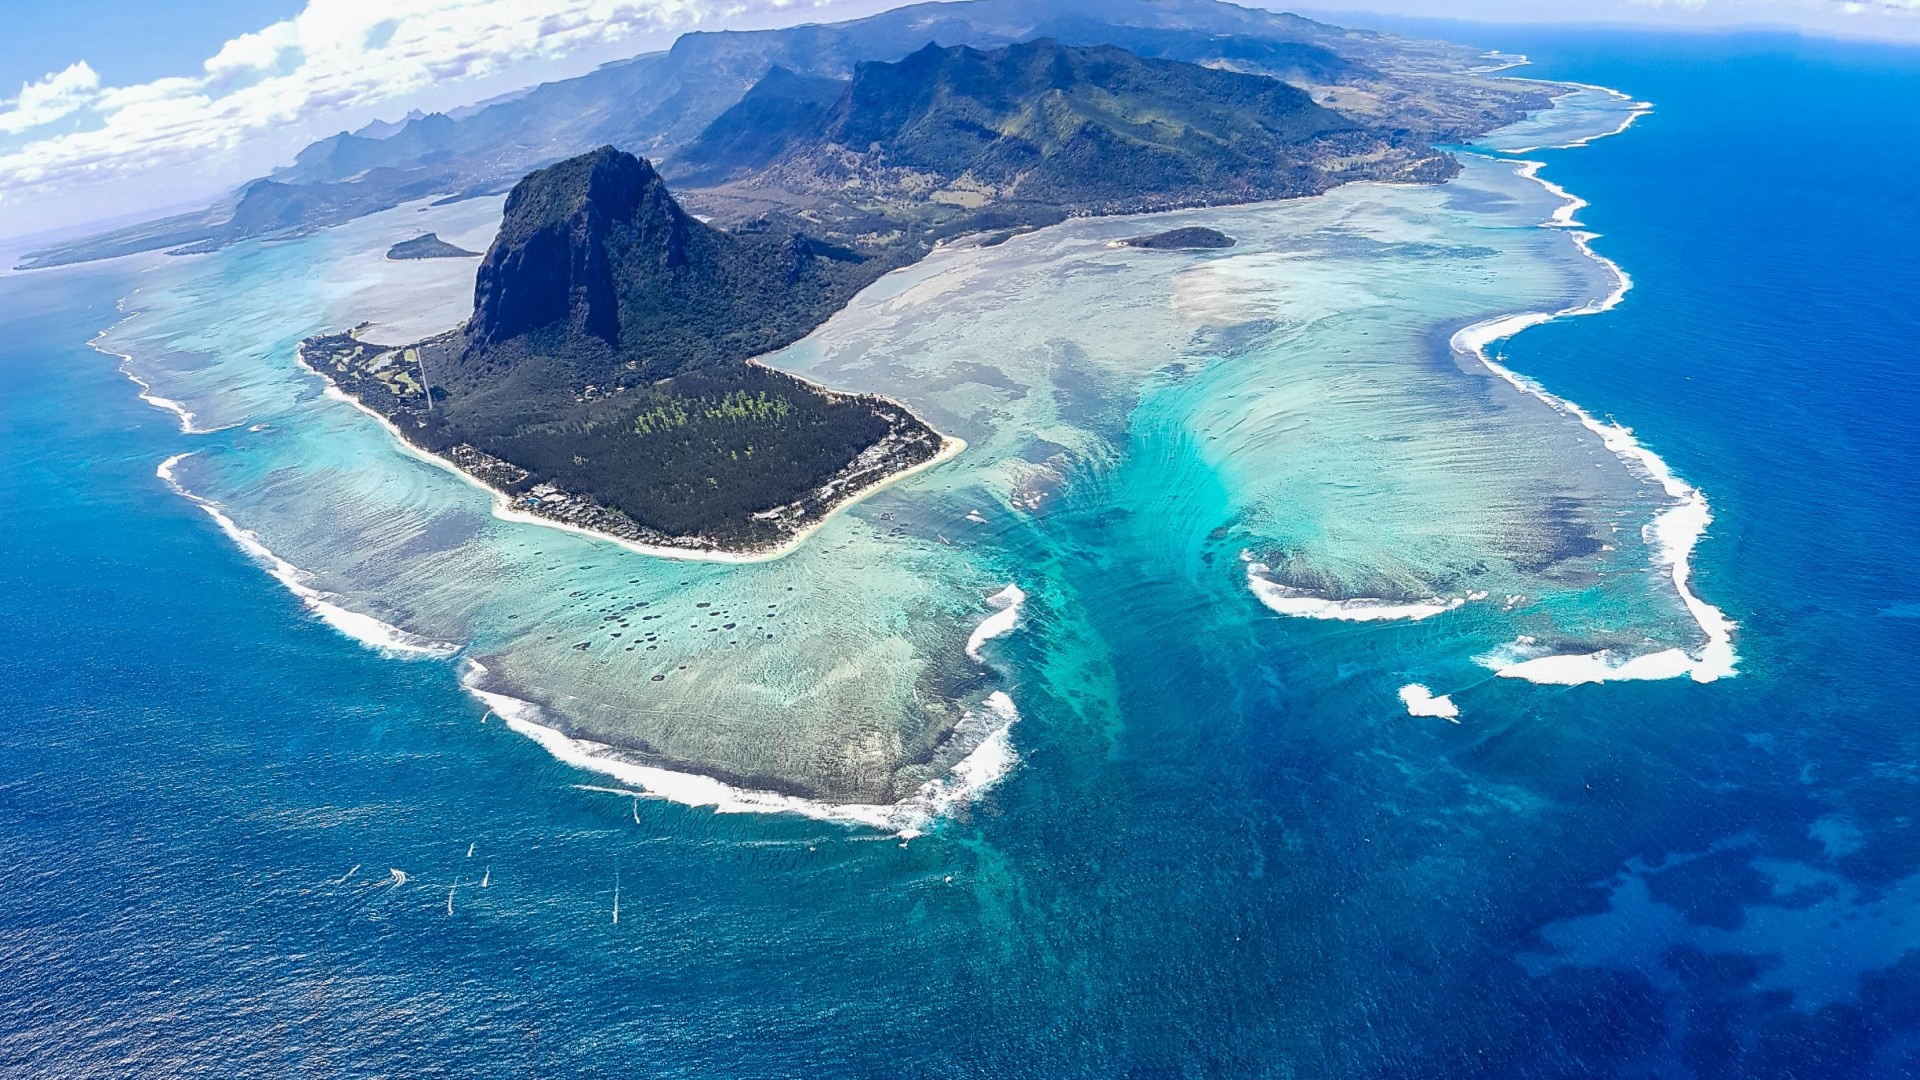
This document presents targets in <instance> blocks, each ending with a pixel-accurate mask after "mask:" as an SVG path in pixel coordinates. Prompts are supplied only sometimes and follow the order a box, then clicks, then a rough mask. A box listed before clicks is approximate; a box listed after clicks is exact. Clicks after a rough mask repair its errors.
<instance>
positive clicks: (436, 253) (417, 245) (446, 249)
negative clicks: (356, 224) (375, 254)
mask: <svg viewBox="0 0 1920 1080" xmlns="http://www.w3.org/2000/svg"><path fill="white" fill-rule="evenodd" d="M479 257H480V253H479V252H477V251H468V250H467V249H466V248H463V247H458V246H456V245H453V244H449V243H447V242H446V241H445V240H442V239H440V236H439V234H437V233H425V234H423V235H420V236H416V237H414V238H413V239H411V240H402V241H400V242H399V243H397V244H395V245H393V246H392V247H390V248H388V249H387V258H389V259H392V260H393V261H395V262H410V261H412V260H415V259H477V258H479Z"/></svg>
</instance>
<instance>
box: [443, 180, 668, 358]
mask: <svg viewBox="0 0 1920 1080" xmlns="http://www.w3.org/2000/svg"><path fill="white" fill-rule="evenodd" d="M696 230H706V226H704V225H702V224H700V222H698V221H695V220H694V219H693V218H691V217H689V216H687V214H686V213H685V212H684V211H682V210H681V209H680V207H679V205H678V204H677V203H675V202H674V200H673V197H672V196H671V195H669V194H668V193H667V188H666V184H665V183H664V182H663V181H662V180H661V179H660V176H659V174H658V173H656V172H654V171H653V168H652V166H650V165H648V164H647V163H646V162H645V161H642V160H640V159H639V158H636V157H634V156H633V155H631V154H626V153H622V152H620V151H618V150H615V149H614V148H612V147H610V146H607V147H601V148H600V149H599V150H596V151H594V152H592V153H590V154H586V155H583V156H581V157H578V158H573V159H571V160H568V161H563V162H561V163H560V164H558V165H554V166H552V167H550V168H546V169H541V170H539V171H538V172H535V173H533V174H531V175H529V176H528V177H527V178H526V179H525V180H523V181H521V182H520V184H519V185H517V186H516V187H515V188H514V189H513V194H512V195H511V196H509V197H508V199H507V205H506V212H505V216H504V218H503V220H502V223H501V227H500V233H499V236H498V237H497V238H496V239H495V241H494V244H493V247H492V248H491V249H490V250H489V251H488V252H487V256H486V259H485V260H484V261H483V262H482V263H481V264H480V273H479V277H478V279H477V281H476V284H475V287H474V311H473V317H472V319H471V320H470V321H469V322H468V324H467V338H468V341H469V343H470V344H471V345H472V346H473V347H475V348H489V347H492V346H495V345H499V344H501V343H503V342H505V341H508V340H510V339H512V338H516V337H519V336H521V335H523V334H526V333H529V332H531V331H534V330H539V329H543V328H545V327H548V326H552V325H553V324H555V323H561V322H564V323H565V324H566V325H567V328H568V330H569V332H570V334H572V335H578V336H585V337H592V338H597V339H599V340H600V341H602V342H604V343H606V345H607V346H608V347H610V348H618V347H619V344H620V297H621V293H622V291H623V290H622V286H623V285H627V286H629V287H644V283H641V282H621V281H618V280H616V277H617V276H619V274H620V272H621V271H628V272H630V271H632V270H642V271H644V270H646V269H648V268H649V265H650V264H651V267H653V268H657V269H658V270H662V271H669V270H672V269H674V268H676V267H679V266H682V265H684V264H685V263H686V261H687V246H688V235H689V233H691V232H694V231H696ZM616 246H618V247H620V248H622V249H625V250H626V251H627V252H629V253H639V252H645V253H647V254H646V256H644V257H641V258H638V259H634V260H628V263H629V265H626V266H622V267H618V268H616V266H615V265H614V263H615V260H614V258H613V256H612V249H613V248H614V247H616Z"/></svg>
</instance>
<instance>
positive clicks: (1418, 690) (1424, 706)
mask: <svg viewBox="0 0 1920 1080" xmlns="http://www.w3.org/2000/svg"><path fill="white" fill-rule="evenodd" d="M1400 703H1401V704H1403V705H1405V706H1406V707H1407V715H1408V716H1438V717H1440V718H1441V719H1444V720H1451V721H1453V722H1454V723H1456V724H1457V723H1459V722H1460V707H1459V706H1458V705H1455V704H1454V703H1453V699H1452V698H1450V697H1448V696H1447V695H1445V694H1435V693H1434V692H1433V691H1431V690H1429V689H1427V688H1426V687H1424V686H1422V685H1420V684H1419V683H1408V684H1407V685H1405V686H1403V687H1401V688H1400Z"/></svg>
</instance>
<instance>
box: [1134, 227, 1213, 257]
mask: <svg viewBox="0 0 1920 1080" xmlns="http://www.w3.org/2000/svg"><path fill="white" fill-rule="evenodd" d="M1114 245H1115V246H1117V247H1131V248H1147V249H1149V250H1153V251H1205V250H1210V249H1215V248H1230V247H1232V246H1233V237H1231V236H1228V235H1227V234H1226V233H1223V232H1221V231H1220V230H1218V229H1209V228H1206V227H1204V226H1200V225H1189V226H1187V227H1186V228H1183V229H1168V230H1167V231H1166V232H1157V233H1154V234H1152V235H1150V236H1130V237H1128V238H1127V239H1125V240H1115V241H1114Z"/></svg>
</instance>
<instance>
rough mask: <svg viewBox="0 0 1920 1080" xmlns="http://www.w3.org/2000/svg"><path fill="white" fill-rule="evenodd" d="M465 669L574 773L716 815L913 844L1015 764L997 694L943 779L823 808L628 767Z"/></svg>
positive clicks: (468, 681)
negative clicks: (756, 817) (873, 832)
mask: <svg viewBox="0 0 1920 1080" xmlns="http://www.w3.org/2000/svg"><path fill="white" fill-rule="evenodd" d="M466 666H467V670H466V671H465V673H463V675H462V677H461V684H462V685H464V686H465V687H466V688H467V691H468V692H469V693H471V694H473V695H474V696H475V697H477V698H479V699H480V700H481V701H482V702H484V703H485V704H486V706H487V708H489V709H491V710H493V712H494V714H495V715H497V716H500V717H502V718H503V719H505V720H506V722H507V726H508V727H509V728H511V729H512V730H514V731H516V732H518V733H520V734H521V735H525V736H526V737H527V738H529V739H532V740H533V741H534V742H535V743H538V744H539V745H540V747H541V749H543V750H545V751H546V752H547V753H549V754H552V755H553V756H554V757H556V758H558V759H559V760H561V761H563V762H565V763H567V764H569V765H572V766H574V767H575V768H580V769H588V770H591V771H593V772H597V773H600V774H602V775H605V776H610V777H613V778H614V779H616V780H618V781H620V782H622V783H624V784H629V785H631V786H632V788H634V789H638V790H622V789H607V790H610V791H612V792H613V793H615V794H619V795H622V796H627V797H634V796H645V797H647V798H653V799H663V800H665V801H667V802H673V803H679V804H681V805H683V806H706V807H712V808H713V811H714V812H715V813H717V814H799V815H801V816H803V817H809V818H814V819H816V820H819V821H832V822H838V823H840V824H843V825H859V826H866V827H868V828H874V829H880V830H883V831H885V832H890V833H894V834H896V835H898V836H900V837H902V838H912V837H915V836H920V835H922V834H923V833H924V832H925V831H926V829H927V828H928V827H929V826H930V825H931V824H932V823H933V821H934V819H936V818H938V817H941V816H944V815H946V814H950V813H952V812H953V811H954V810H955V809H957V808H959V807H960V806H962V805H964V804H966V803H968V802H971V801H972V800H973V799H975V798H976V797H978V796H979V795H980V793H982V792H984V791H985V790H986V789H988V788H990V787H992V786H993V785H994V784H996V783H998V782H999V781H1000V780H1001V778H1003V777H1005V776H1006V775H1007V773H1008V772H1009V771H1010V770H1011V769H1012V768H1013V766H1014V764H1015V763H1017V762H1018V761H1019V755H1018V754H1016V753H1015V752H1014V749H1013V745H1012V742H1011V741H1010V740H1009V738H1008V732H1009V730H1010V729H1011V728H1012V727H1013V725H1014V723H1015V722H1016V721H1018V720H1019V719H1020V714H1019V711H1018V710H1016V709H1015V708H1014V704H1013V699H1012V698H1011V697H1009V696H1007V694H1005V693H1004V692H1002V691H997V690H996V691H995V692H993V693H991V694H989V695H987V698H986V700H985V701H984V702H983V703H982V708H983V709H984V710H986V713H987V715H986V716H984V717H976V716H974V715H973V714H971V713H969V714H968V715H967V716H966V717H963V719H962V720H961V723H962V724H967V723H969V722H970V721H971V722H975V723H978V722H981V721H985V722H988V723H992V724H994V725H996V726H995V727H994V729H993V731H992V732H990V733H989V734H988V735H987V737H986V738H984V739H982V740H981V741H980V743H979V744H978V745H976V746H975V747H974V748H973V750H972V751H970V752H969V753H968V754H967V756H966V757H964V758H962V759H961V760H960V761H959V762H958V763H956V764H955V765H954V766H953V768H952V769H950V770H948V773H947V775H946V776H944V777H938V778H936V779H933V780H929V781H927V782H926V783H924V784H922V785H921V786H920V787H919V789H918V790H916V791H915V792H914V793H913V794H912V795H910V796H908V797H907V798H905V799H902V800H900V801H899V802H897V803H891V804H883V803H829V802H821V801H819V800H816V799H805V798H801V797H799V796H797V795H785V794H781V793H779V792H774V791H756V790H753V789H751V788H741V787H735V786H734V785H732V784H728V783H725V782H723V781H720V780H716V779H714V778H713V777H711V776H702V775H700V774H698V773H687V772H677V771H674V770H672V769H663V768H660V767H658V766H654V765H642V764H639V763H637V762H632V761H627V760H625V759H623V758H621V757H619V756H618V755H617V751H615V749H614V748H613V747H612V746H609V745H607V744H606V743H600V742H594V741H592V740H589V739H576V738H573V737H571V736H569V735H567V734H566V733H564V732H562V731H559V730H557V729H555V728H552V727H549V726H547V725H546V724H545V723H543V722H542V721H543V720H544V719H545V718H544V716H543V715H542V713H541V711H540V707H539V706H538V705H535V704H534V703H532V702H530V701H524V700H522V699H520V698H516V697H510V696H508V695H506V694H501V693H496V692H493V691H490V690H483V689H481V685H482V683H483V682H484V680H485V678H486V674H487V669H486V667H485V666H484V665H482V664H481V663H479V662H478V661H476V660H473V659H471V658H469V659H468V660H467V661H466ZM596 790H598V789H596Z"/></svg>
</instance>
